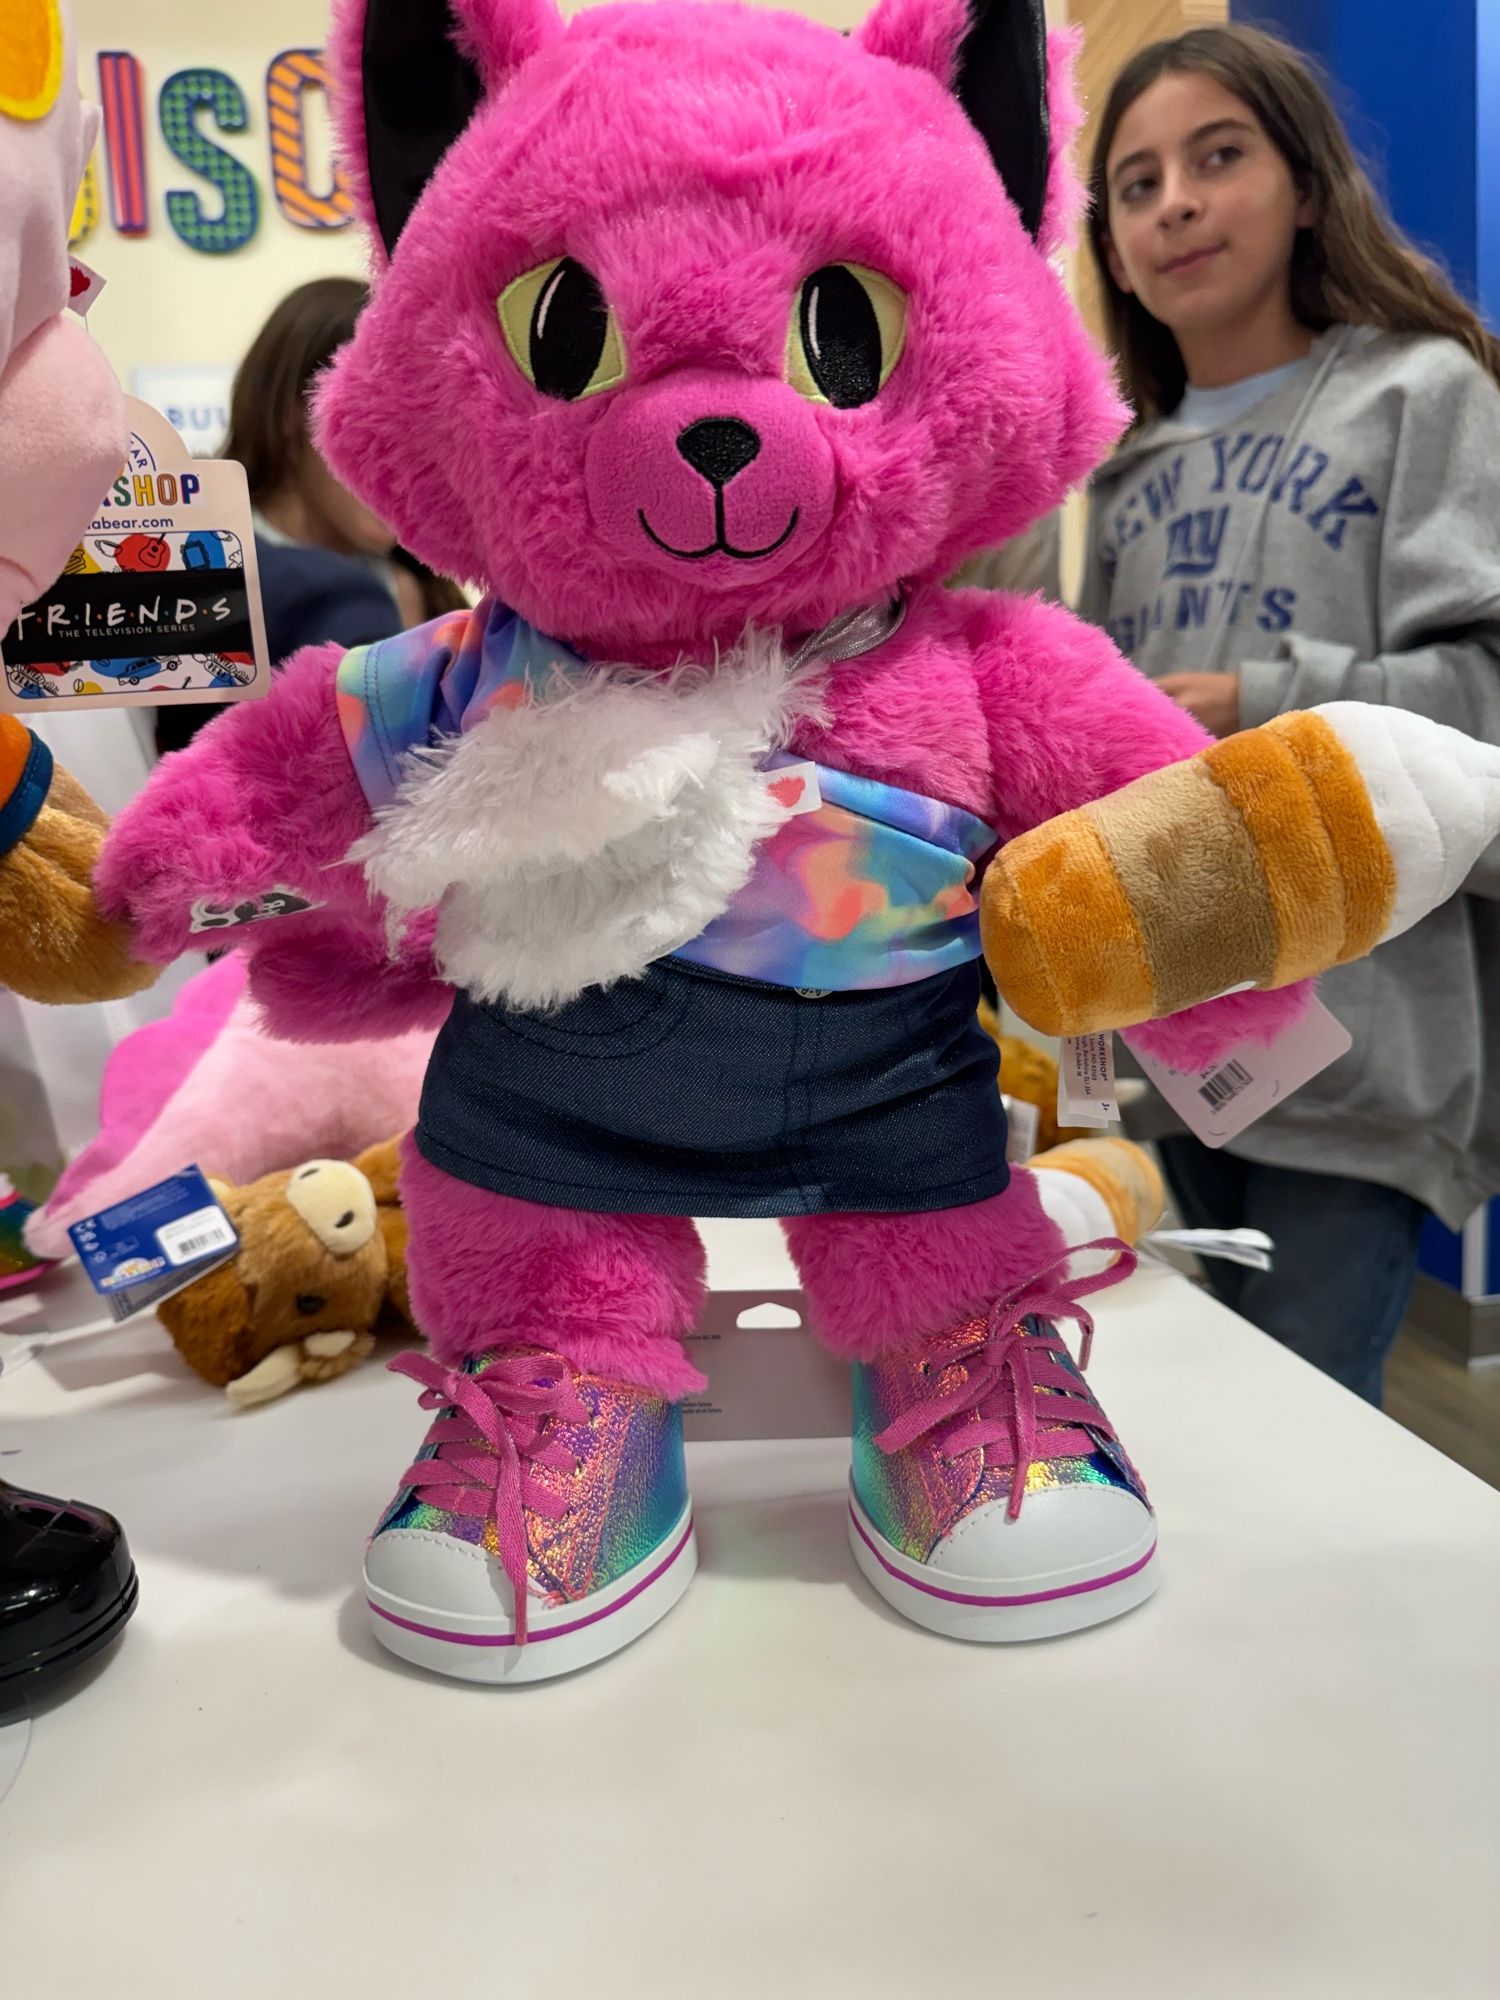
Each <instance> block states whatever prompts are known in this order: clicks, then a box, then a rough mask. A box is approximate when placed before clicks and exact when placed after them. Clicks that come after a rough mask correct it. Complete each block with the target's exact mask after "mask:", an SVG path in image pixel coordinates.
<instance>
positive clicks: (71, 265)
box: [68, 257, 104, 319]
mask: <svg viewBox="0 0 1500 2000" xmlns="http://www.w3.org/2000/svg"><path fill="white" fill-rule="evenodd" d="M103 290H104V280H103V279H102V278H101V277H100V275H99V273H98V272H97V271H95V270H91V269H90V267H89V266H88V265H87V264H85V263H84V261H83V259H82V258H81V257H69V259H68V305H69V308H70V309H71V310H72V311H73V312H76V313H77V315H78V317H79V318H80V319H87V318H88V316H89V307H90V306H91V305H92V304H93V303H94V301H95V299H97V298H98V296H99V294H100V293H101V292H102V291H103Z"/></svg>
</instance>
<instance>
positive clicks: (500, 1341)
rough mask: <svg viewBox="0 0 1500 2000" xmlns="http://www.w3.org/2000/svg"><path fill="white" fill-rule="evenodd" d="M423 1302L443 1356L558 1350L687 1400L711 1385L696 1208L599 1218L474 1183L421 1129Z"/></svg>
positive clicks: (417, 1305) (405, 1195)
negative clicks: (440, 1155)
mask: <svg viewBox="0 0 1500 2000" xmlns="http://www.w3.org/2000/svg"><path fill="white" fill-rule="evenodd" d="M401 1200H402V1205H403V1206H404V1208H405V1210H406V1215H407V1220H408V1223H409V1224H410V1228H411V1249H410V1260H411V1265H410V1278H411V1300H412V1311H413V1313H414V1315H415V1318H416V1321H417V1324H418V1326H419V1327H420V1328H421V1329H422V1331H423V1333H424V1334H426V1336H427V1339H428V1341H429V1342H430V1344H431V1346H432V1349H433V1351H434V1353H436V1355H437V1356H438V1358H439V1359H440V1360H441V1361H443V1362H445V1363H447V1364H448V1365H450V1366H451V1365H453V1364H455V1363H457V1362H459V1361H461V1360H462V1359H463V1358H464V1357H465V1356H466V1355H469V1354H479V1353H482V1352H484V1350H485V1349H486V1348H491V1347H502V1346H532V1347H545V1348H548V1349H550V1350H551V1351H552V1352H553V1353H555V1354H562V1355H564V1356H565V1357H566V1358H567V1359H568V1360H569V1361H572V1362H574V1363H576V1364H577V1365H578V1366H579V1367H580V1368H586V1369H589V1370H590V1371H591V1372H593V1373H596V1374H600V1375H608V1376H611V1377H613V1378H615V1379H616V1380H619V1381H623V1382H630V1383H633V1384H634V1385H635V1386H637V1387H639V1388H645V1389H654V1390H656V1391H657V1393H658V1394H659V1395H663V1396H669V1397H671V1398H672V1399H673V1400H674V1401H675V1400H676V1399H677V1398H679V1397H681V1396H686V1395H688V1394H689V1393H691V1392H694V1391H697V1390H701V1389H702V1388H704V1387H705V1386H706V1385H705V1383H704V1380H703V1377H702V1376H701V1375H700V1374H699V1373H698V1371H697V1369H695V1368H694V1367H693V1365H692V1363H691V1362H690V1361H689V1360H688V1358H687V1355H686V1353H685V1351H684V1349H683V1346H682V1336H683V1335H684V1334H685V1333H687V1332H689V1331H690V1330H691V1328H692V1327H693V1326H694V1324H695V1323H696V1321H697V1318H698V1314H699V1311H700V1310H701V1308H702V1304H703V1297H704V1290H705V1283H704V1280H705V1260H704V1255H703V1246H702V1244H701V1243H700V1242H699V1240H698V1232H697V1230H696V1229H695V1228H694V1227H693V1224H692V1222H691V1221H689V1220H688V1218H687V1217H686V1216H676V1215H589V1214H584V1213H580V1212H579V1211H577V1210H574V1209H567V1208H543V1207H540V1206H538V1205H537V1204H536V1203H534V1202H529V1201H517V1200H516V1199H514V1198H513V1197H512V1196H510V1195H500V1194H489V1193H487V1192H486V1191H485V1190H484V1189H483V1188H475V1187H470V1186H468V1185H467V1183H465V1182H463V1181H457V1180H454V1179H453V1177H452V1176H451V1175H449V1174H445V1173H443V1172H442V1171H441V1170H440V1169H439V1168H437V1167H434V1166H432V1165H430V1164H429V1162H428V1161H426V1160H424V1159H423V1158H422V1156H421V1154H420V1153H419V1152H418V1151H417V1149H416V1146H415V1144H414V1142H413V1141H412V1140H411V1139H407V1140H406V1141H405V1142H404V1145H403V1149H402V1164H401Z"/></svg>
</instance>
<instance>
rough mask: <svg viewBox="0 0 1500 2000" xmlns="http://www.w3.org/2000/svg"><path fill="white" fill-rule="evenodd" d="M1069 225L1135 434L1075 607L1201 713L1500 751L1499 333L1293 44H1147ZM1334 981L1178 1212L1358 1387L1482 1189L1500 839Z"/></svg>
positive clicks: (1497, 1149)
mask: <svg viewBox="0 0 1500 2000" xmlns="http://www.w3.org/2000/svg"><path fill="white" fill-rule="evenodd" d="M1093 190H1094V208H1093V215H1092V220H1091V225H1090V227H1091V236H1092V246H1093V252H1094V259H1095V262H1096V264H1097V267H1098V273H1099V281H1100V284H1101V287H1102V291H1103V298H1104V306H1105V313H1106V318H1107V321H1108V325H1109V330H1110V333H1111V335H1112V338H1113V342H1114V345H1115V348H1116V351H1117V353H1118V356H1119V360H1120V371H1121V376H1122V380H1123V386H1124V388H1125V390H1126V392H1127V394H1128V395H1129V396H1130V397H1131V399H1132V401H1133V402H1134V404H1135V407H1136V413H1137V424H1136V427H1135V429H1134V430H1133V431H1132V432H1131V434H1130V436H1129V437H1128V438H1127V439H1126V441H1125V444H1124V446H1123V447H1122V448H1121V450H1120V451H1119V452H1118V453H1117V455H1116V456H1115V458H1114V459H1113V460H1112V461H1111V462H1110V463H1109V464H1108V465H1107V466H1106V467H1105V468H1104V470H1103V472H1102V473H1101V474H1100V475H1099V476H1098V479H1097V481H1096V484H1095V488H1094V492H1093V496H1092V508H1091V526H1090V536H1089V549H1088V558H1087V563H1086V574H1085V583H1084V598H1083V609H1084V611H1085V614H1086V615H1088V616H1090V617H1093V618H1094V619H1096V620H1097V622H1099V623H1101V624H1103V625H1105V626H1106V627H1107V628H1108V630H1109V631H1110V632H1111V633H1112V634H1113V636H1114V638H1115V639H1116V641H1117V642H1118V643H1119V645H1120V646H1121V648H1122V649H1123V650H1124V651H1125V652H1126V653H1127V654H1129V655H1130V656H1131V657H1132V658H1133V659H1134V661H1135V663H1136V665H1137V666H1139V667H1140V668H1141V669H1142V670H1143V671H1144V672H1145V673H1147V674H1148V675H1150V676H1151V678H1152V679H1154V680H1157V681H1159V682H1160V683H1161V685H1162V687H1163V688H1164V689H1165V690H1166V692H1167V693H1169V694H1171V695H1173V696H1174V697H1175V698H1176V699H1177V700H1178V701H1179V702H1181V703H1182V705H1183V706H1184V707H1185V708H1187V709H1189V710H1190V711H1191V712H1192V713H1193V714H1194V715H1196V716H1197V717H1198V719H1199V720H1200V721H1201V722H1203V723H1204V724H1205V726H1206V727H1208V728H1209V729H1211V730H1212V731H1213V732H1214V733H1215V734H1217V735H1220V736H1226V735H1229V734H1231V733H1233V732H1234V731H1235V730H1237V729H1240V728H1245V727H1249V726H1251V725H1253V724H1256V723H1260V722H1264V721H1267V720H1268V719H1269V718H1270V717H1271V716H1273V715H1275V714H1277V713H1279V712H1280V711H1282V710H1285V709H1292V708H1306V707H1310V706H1312V705H1313V704H1315V703H1318V702H1326V701H1334V700H1339V699H1342V698H1348V699H1355V700H1360V701H1366V702H1375V703H1383V704H1387V705H1390V706H1392V707H1398V708H1411V709H1415V710H1418V711H1421V712H1422V713H1425V714H1427V715H1431V716H1434V717H1436V718H1437V719H1438V720H1440V721H1443V722H1447V723H1451V724H1453V725H1455V726H1457V727H1458V728H1461V729H1465V730H1467V731H1469V732H1470V733H1471V734H1473V735H1476V736H1481V737H1484V738H1486V739H1488V740H1491V741H1496V740H1500V388H1497V386H1496V385H1497V378H1500V344H1497V342H1496V340H1495V338H1494V336H1493V335H1492V334H1490V333H1489V332H1488V331H1487V330H1486V329H1485V328H1484V326H1483V325H1482V324H1481V323H1480V321H1479V319H1478V318H1477V316H1476V315H1475V314H1474V312H1473V311H1472V310H1471V309H1470V308H1469V307H1468V306H1467V305H1466V304H1465V303H1464V301H1463V300H1462V299H1461V298H1460V297H1459V296H1458V294H1457V293H1456V292H1455V291H1454V289H1453V288H1452V286H1451V285H1450V284H1449V283H1448V281H1447V280H1446V278H1444V277H1443V275H1442V273H1441V272H1440V271H1439V270H1438V269H1437V267H1436V266H1435V265H1434V264H1433V263H1431V262H1430V261H1429V260H1427V259H1426V258H1424V257H1422V256H1420V255H1419V254H1418V253H1417V252H1416V251H1415V250H1414V249H1413V248H1412V246H1411V245H1409V244H1408V243H1406V242H1405V241H1404V240H1403V239H1402V237H1401V236H1400V235H1399V233H1398V232H1397V230H1396V229H1395V227H1394V225H1393V224H1392V223H1391V221H1390V220H1389V218H1388V217H1387V216H1386V215H1385V213H1384V212H1383V210H1382V208H1381V206H1380V204H1379V201H1378V200H1377V198H1376V196H1375V194H1374V191H1373V189H1372V188H1371V186H1370V183H1369V181H1368V180H1367V179H1366V177H1365V175H1364V174H1363V173H1362V171H1361V170H1360V168H1359V166H1358V164H1357V163H1356V161H1355V159H1354V156H1353V154H1352V152H1351V150H1350V147H1349V142H1348V139H1347V138H1346V136H1345V134H1344V132H1343V129H1342V127H1341V126H1340V123H1339V120H1338V117H1337V114H1336V113H1335V111H1334V109H1333V107H1332V105H1331V104H1330V102H1329V100H1328V97H1327V95H1326V93H1325V92H1324V90H1323V89H1322V87H1321V86H1320V84H1319V83H1318V81H1317V79H1316V78H1315V77H1314V75H1313V74H1312V72H1311V70H1310V69H1309V68H1308V66H1307V65H1306V64H1305V63H1304V62H1303V61H1302V59H1301V58H1300V57H1299V56H1298V55H1297V54H1296V53H1295V52H1294V51H1293V50H1291V49H1289V48H1287V47H1286V46H1285V45H1284V44H1282V43H1280V42H1278V41H1276V40H1274V39H1273V38H1272V37H1270V36H1268V35H1264V34H1260V33H1258V32H1256V31H1255V30H1253V29H1248V28H1206V29H1197V30H1194V31H1193V32H1192V33H1189V34H1185V35H1181V36H1178V37H1177V38H1176V39H1174V40H1172V41H1167V42H1159V43H1157V44H1155V45H1154V46H1153V47H1151V48H1148V49H1145V50H1143V51H1142V52H1141V53H1140V54H1139V55H1138V56H1136V57H1135V58H1134V60H1133V61H1132V62H1130V63H1129V64H1127V66H1126V67H1125V69H1124V70H1123V71H1122V72H1121V74H1120V76H1119V77H1118V78H1117V79H1116V82H1115V85H1114V88H1113V90H1112V91H1111V93H1110V96H1109V100H1108V102H1107V104H1106V106H1105V109H1104V114H1103V117H1102V119H1101V121H1100V126H1099V131H1098V137H1097V141H1096V145H1095V150H1094V159H1093ZM1490 863H1491V865H1489V866H1488V868H1485V867H1481V869H1480V870H1479V871H1477V872H1476V874H1475V875H1474V876H1473V877H1471V879H1470V882H1469V883H1468V884H1467V885H1466V893H1463V894H1460V895H1458V896H1456V897H1454V898H1453V899H1452V901H1451V902H1449V903H1447V904H1445V905H1444V906H1443V907H1441V908H1440V909H1438V910H1436V911H1435V912H1434V913H1433V914H1432V915H1431V916H1430V917H1428V918H1427V919H1426V920H1425V921H1424V922H1422V923H1420V924H1418V925H1417V926H1415V927H1414V928H1413V929H1412V930H1410V931H1408V932H1407V933H1406V934H1405V935H1404V936H1403V937H1402V938H1400V939H1398V940H1396V941H1395V942H1393V943H1391V944H1388V945H1386V946H1384V947H1382V949H1381V950H1379V951H1378V952H1376V953H1375V954H1374V955H1373V956H1372V957H1371V958H1369V959H1366V960H1364V961H1362V962H1360V963H1359V964H1357V965H1351V966H1347V967H1344V968H1342V969H1341V970H1340V971H1338V972H1336V973H1331V974H1329V975H1328V977H1327V978H1326V980H1325V981H1324V983H1323V997H1324V999H1325V1000H1326V1002H1327V1004H1328V1005H1329V1007H1330V1008H1331V1009H1332V1011H1333V1012H1334V1013H1335V1014H1336V1015H1338V1016H1339V1017H1340V1018H1341V1019H1342V1020H1343V1021H1344V1022H1345V1024H1346V1025H1347V1026H1348V1027H1349V1029H1350V1030H1351V1031H1352V1033H1353V1034H1354V1037H1355V1046H1354V1048H1353V1050H1352V1051H1351V1052H1350V1053H1349V1054H1348V1055H1347V1056H1345V1057H1343V1058H1342V1059H1341V1060H1340V1061H1338V1062H1336V1063H1334V1064H1333V1065H1332V1066H1331V1067H1330V1068H1328V1069H1326V1070H1325V1071H1324V1072H1323V1073H1322V1075H1321V1076H1319V1077H1316V1078H1314V1079H1313V1081H1312V1082H1311V1083H1310V1084H1307V1085H1305V1086H1304V1087H1303V1089H1302V1090H1301V1091H1299V1092H1298V1093H1297V1094H1296V1095H1295V1096H1292V1097H1291V1098H1289V1099H1288V1100H1287V1102H1286V1103H1285V1104H1283V1105H1281V1106H1279V1107H1278V1108H1277V1109H1276V1110H1274V1111H1272V1112H1271V1113H1269V1114H1268V1115H1267V1116H1266V1117H1264V1118H1262V1119H1261V1120H1260V1121H1259V1122H1258V1123H1256V1124H1254V1125H1252V1126H1251V1127H1249V1129H1248V1130H1247V1131H1245V1132H1244V1133H1243V1134H1241V1135H1240V1137H1239V1138H1237V1139H1235V1140H1232V1141H1231V1142H1230V1144H1229V1145H1228V1146H1227V1147H1225V1148H1223V1149H1222V1150H1221V1151H1218V1152H1212V1151H1210V1150H1209V1149H1208V1148H1207V1147H1205V1146H1202V1145H1200V1144H1199V1143H1198V1141H1197V1140H1196V1139H1193V1138H1190V1137H1187V1136H1186V1135H1183V1134H1181V1130H1180V1128H1178V1133H1177V1135H1176V1136H1171V1137H1168V1138H1166V1139H1165V1141H1164V1144H1163V1156H1164V1160H1165V1162H1166V1165H1167V1169H1168V1173H1169V1176H1170V1178H1171V1180H1172V1183H1173V1186H1174V1189H1175V1191H1176V1193H1177V1196H1178V1200H1179V1203H1180V1205H1181V1207H1182V1208H1183V1210H1184V1211H1185V1214H1186V1216H1187V1219H1189V1220H1190V1221H1192V1222H1194V1223H1197V1224H1200V1225H1210V1226H1219V1227H1225V1226H1231V1225H1236V1224H1248V1225H1250V1226H1255V1227H1260V1228H1263V1229H1265V1230H1266V1231H1267V1232H1268V1233H1269V1234H1270V1235H1271V1236H1272V1237H1274V1238H1275V1240H1276V1246H1277V1248H1276V1265H1275V1269H1274V1270H1273V1271H1272V1272H1269V1273H1258V1272H1253V1271H1246V1270H1240V1269H1238V1268H1235V1267H1229V1266H1222V1267H1221V1266H1217V1265H1216V1266H1215V1267H1214V1269H1213V1274H1212V1276H1213V1283H1214V1286H1215V1289H1216V1290H1217V1291H1218V1292H1219V1293H1220V1295H1221V1296H1222V1297H1223V1298H1224V1299H1225V1301H1226V1303H1228V1304H1230V1305H1231V1306H1234V1307H1235V1308H1236V1309H1238V1310H1239V1311H1240V1312H1242V1313H1244V1314H1245V1315H1246V1316H1247V1317H1248V1318H1250V1319H1252V1320H1255V1321H1256V1322H1257V1323H1258V1324H1260V1325H1261V1326H1263V1327H1265V1328H1266V1329H1267V1330H1268V1331H1270V1332H1272V1333H1274V1334H1275V1335H1277V1336H1278V1337H1279V1338H1280V1339H1282V1340H1284V1341H1285V1342H1287V1343H1288V1344H1289V1345H1291V1346H1292V1347H1294V1348H1296V1349H1297V1350H1298V1351H1299V1352H1301V1353H1302V1354H1304V1355H1305V1356H1307V1357H1308V1358H1309V1359H1312V1360H1314V1361H1316V1362H1318V1363H1319V1364H1320V1365H1321V1366H1323V1367H1324V1368H1326V1369H1327V1370H1328V1371H1329V1372H1330V1373H1332V1374H1334V1375H1336V1376H1337V1377H1338V1378H1339V1379H1340V1380H1341V1381H1343V1382H1344V1383H1345V1384H1346V1385H1347V1386H1348V1387H1350V1388H1352V1389H1355V1390H1356V1391H1358V1392H1359V1393H1361V1394H1363V1395H1365V1396H1367V1397H1370V1398H1371V1399H1372V1400H1376V1401H1378V1400H1379V1396H1380V1385H1381V1368H1382V1363H1383V1361H1384V1358H1385V1354H1386V1351H1387V1349H1388V1348H1389V1346H1390V1343H1391V1341H1392V1340H1393V1339H1394V1337H1395V1334H1396V1331H1397V1328H1398V1327H1399V1325H1400V1322H1401V1318H1402V1316H1403V1313H1404V1311H1405V1308H1406V1304H1407V1301H1408V1299H1409V1297H1410V1293H1411V1289H1412V1283H1413V1279H1414V1275H1415V1271H1416V1260H1417V1246H1418V1236H1419V1233H1420V1229H1421V1225H1422V1221H1423V1218H1424V1216H1425V1214H1426V1213H1427V1212H1428V1211H1429V1210H1431V1211H1433V1212H1435V1213H1436V1214H1437V1215H1438V1216H1440V1217H1441V1218H1442V1219H1443V1220H1444V1221H1445V1222H1446V1223H1448V1224H1449V1225H1450V1226H1451V1227H1455V1228H1456V1227H1459V1226H1460V1225H1461V1224H1462V1223H1463V1221H1464V1219H1465V1217H1466V1216H1467V1215H1468V1214H1469V1213H1470V1212H1471V1211H1472V1210H1473V1209H1474V1208H1475V1207H1476V1206H1477V1205H1478V1204H1479V1203H1480V1202H1481V1201H1482V1200H1483V1199H1484V1198H1485V1197H1486V1196H1487V1195H1489V1194H1490V1193H1491V1192H1492V1191H1493V1190H1494V1189H1495V1188H1496V1187H1500V901H1496V900H1495V898H1496V897H1497V895H1500V859H1497V858H1496V857H1493V856H1492V857H1490Z"/></svg>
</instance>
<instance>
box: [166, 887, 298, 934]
mask: <svg viewBox="0 0 1500 2000" xmlns="http://www.w3.org/2000/svg"><path fill="white" fill-rule="evenodd" d="M322 908H323V905H322V904H321V903H316V902H314V901H313V900H312V898H311V897H310V896H301V895H299V894H298V893H297V891H296V890H295V889H283V888H275V889H265V890H262V891H261V892H260V893H259V894H257V895H253V896H242V897H241V898H240V900H239V901H238V902H237V903H215V902H213V901H211V900H210V898H208V897H207V896H200V897H199V899H198V901H197V902H196V903H194V905H193V907H192V913H191V921H190V922H189V924H188V929H189V931H228V930H235V929H237V928H238V927H239V926H240V925H241V924H263V923H265V922H267V920H268V919H270V918H271V917H295V916H297V915H299V914H300V913H301V912H302V911H303V910H321V909H322Z"/></svg>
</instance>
